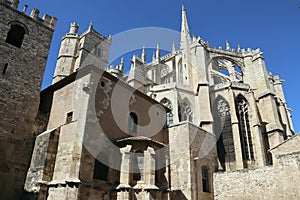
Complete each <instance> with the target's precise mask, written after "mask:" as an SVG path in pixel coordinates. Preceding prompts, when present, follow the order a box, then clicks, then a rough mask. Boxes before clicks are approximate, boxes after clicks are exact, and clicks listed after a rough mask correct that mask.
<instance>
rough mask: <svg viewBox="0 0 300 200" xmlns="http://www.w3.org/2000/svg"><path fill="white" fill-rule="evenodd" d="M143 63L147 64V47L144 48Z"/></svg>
mask: <svg viewBox="0 0 300 200" xmlns="http://www.w3.org/2000/svg"><path fill="white" fill-rule="evenodd" d="M142 61H143V63H146V47H145V46H143V51H142Z"/></svg>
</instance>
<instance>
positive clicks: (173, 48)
mask: <svg viewBox="0 0 300 200" xmlns="http://www.w3.org/2000/svg"><path fill="white" fill-rule="evenodd" d="M175 52H176V46H175V42H174V41H173V43H172V53H175Z"/></svg>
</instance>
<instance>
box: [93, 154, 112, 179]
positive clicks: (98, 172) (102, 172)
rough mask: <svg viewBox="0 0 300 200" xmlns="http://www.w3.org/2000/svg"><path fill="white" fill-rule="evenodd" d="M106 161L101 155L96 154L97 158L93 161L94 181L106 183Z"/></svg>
mask: <svg viewBox="0 0 300 200" xmlns="http://www.w3.org/2000/svg"><path fill="white" fill-rule="evenodd" d="M107 165H108V159H107V157H106V156H105V155H104V154H103V153H100V154H98V156H97V158H96V159H95V166H94V176H93V178H94V179H98V180H103V181H106V180H107V178H108V170H109V168H108V166H107Z"/></svg>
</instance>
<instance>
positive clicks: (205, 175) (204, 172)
mask: <svg viewBox="0 0 300 200" xmlns="http://www.w3.org/2000/svg"><path fill="white" fill-rule="evenodd" d="M202 189H203V192H210V191H209V176H208V168H207V167H202Z"/></svg>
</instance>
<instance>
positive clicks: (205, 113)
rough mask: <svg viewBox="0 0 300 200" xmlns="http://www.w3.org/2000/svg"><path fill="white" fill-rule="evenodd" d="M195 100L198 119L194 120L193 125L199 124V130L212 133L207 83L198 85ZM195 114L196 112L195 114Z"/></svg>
mask: <svg viewBox="0 0 300 200" xmlns="http://www.w3.org/2000/svg"><path fill="white" fill-rule="evenodd" d="M197 87H198V88H197V91H196V92H197V95H198V96H197V99H198V106H199V109H198V110H199V112H198V117H197V118H195V124H200V125H201V128H203V129H204V130H206V131H208V132H209V133H213V117H212V114H211V107H210V95H209V83H208V82H207V83H198V86H197ZM195 113H196V112H195Z"/></svg>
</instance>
